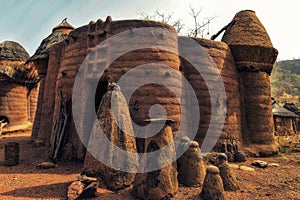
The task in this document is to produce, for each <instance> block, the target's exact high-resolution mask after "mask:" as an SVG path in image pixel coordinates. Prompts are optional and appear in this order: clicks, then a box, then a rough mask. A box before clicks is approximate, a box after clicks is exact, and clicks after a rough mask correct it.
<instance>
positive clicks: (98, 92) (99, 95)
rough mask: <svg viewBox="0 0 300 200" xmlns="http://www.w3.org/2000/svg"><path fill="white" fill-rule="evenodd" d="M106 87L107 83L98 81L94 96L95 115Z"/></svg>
mask: <svg viewBox="0 0 300 200" xmlns="http://www.w3.org/2000/svg"><path fill="white" fill-rule="evenodd" d="M107 86H108V81H99V82H98V85H97V89H96V94H95V110H96V113H97V111H98V108H99V106H100V103H101V100H102V97H103V96H104V94H105V93H106V92H107Z"/></svg>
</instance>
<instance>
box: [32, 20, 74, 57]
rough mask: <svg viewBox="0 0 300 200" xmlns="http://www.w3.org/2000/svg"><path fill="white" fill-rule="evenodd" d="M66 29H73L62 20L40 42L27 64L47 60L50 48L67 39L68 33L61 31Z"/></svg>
mask: <svg viewBox="0 0 300 200" xmlns="http://www.w3.org/2000/svg"><path fill="white" fill-rule="evenodd" d="M66 29H67V30H73V29H74V27H73V26H72V25H71V24H69V23H68V22H67V21H66V19H64V20H63V21H62V22H61V23H60V24H58V25H57V26H55V27H54V28H53V29H52V33H51V34H50V35H49V36H48V37H47V38H45V39H44V40H43V41H42V43H41V44H40V46H39V47H38V49H37V50H36V52H35V53H34V55H33V56H32V57H31V58H30V59H29V60H28V61H27V62H30V61H34V60H38V59H47V58H48V57H49V53H50V48H51V47H52V46H53V45H55V44H57V43H59V42H61V41H63V40H65V39H66V38H67V36H68V33H67V32H64V31H63V30H66Z"/></svg>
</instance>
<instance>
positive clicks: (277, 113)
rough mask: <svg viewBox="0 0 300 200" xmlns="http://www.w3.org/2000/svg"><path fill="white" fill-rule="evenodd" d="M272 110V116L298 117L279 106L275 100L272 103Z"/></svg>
mask: <svg viewBox="0 0 300 200" xmlns="http://www.w3.org/2000/svg"><path fill="white" fill-rule="evenodd" d="M272 112H273V115H274V116H279V117H292V118H297V117H298V116H297V115H296V114H295V113H293V112H291V111H289V110H287V109H285V108H284V107H281V106H280V105H279V104H278V103H276V102H274V103H273V104H272Z"/></svg>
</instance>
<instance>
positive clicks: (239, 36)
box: [222, 10, 278, 74]
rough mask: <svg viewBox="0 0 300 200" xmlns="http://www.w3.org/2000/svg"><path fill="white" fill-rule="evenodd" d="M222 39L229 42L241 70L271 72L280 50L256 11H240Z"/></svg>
mask: <svg viewBox="0 0 300 200" xmlns="http://www.w3.org/2000/svg"><path fill="white" fill-rule="evenodd" d="M222 41H223V42H226V43H227V44H229V46H230V48H231V50H232V53H233V56H234V58H235V61H236V64H237V67H238V69H239V70H246V71H257V70H259V71H264V72H267V73H268V74H270V73H271V71H272V69H273V64H274V62H275V60H276V57H277V54H278V51H277V50H276V49H275V48H273V45H272V43H271V40H270V37H269V35H268V33H267V31H266V29H265V28H264V26H263V25H262V24H261V22H260V21H259V19H258V18H257V16H256V15H255V12H254V11H251V10H243V11H240V12H238V13H237V14H236V15H235V17H234V18H233V20H232V22H231V23H230V25H229V26H228V27H227V29H226V31H225V33H224V36H223V38H222Z"/></svg>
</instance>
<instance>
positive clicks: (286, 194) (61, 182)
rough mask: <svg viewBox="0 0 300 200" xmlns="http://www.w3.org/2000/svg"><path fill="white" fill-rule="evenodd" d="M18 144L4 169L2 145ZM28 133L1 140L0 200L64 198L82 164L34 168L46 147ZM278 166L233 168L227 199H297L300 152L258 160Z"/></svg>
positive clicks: (184, 192)
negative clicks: (234, 182) (234, 186)
mask: <svg viewBox="0 0 300 200" xmlns="http://www.w3.org/2000/svg"><path fill="white" fill-rule="evenodd" d="M11 141H14V142H19V143H20V163H19V165H17V166H11V167H7V166H4V144H5V143H7V142H11ZM29 141H30V135H29V133H22V134H11V135H4V136H2V137H1V139H0V199H1V200H2V199H3V200H10V199H14V200H15V199H16V200H18V199H22V200H23V199H30V200H33V199H65V198H66V190H67V186H68V185H69V184H70V182H72V181H74V180H76V179H77V177H78V175H79V173H80V171H81V167H82V163H80V162H76V161H70V162H64V163H58V166H57V167H56V168H53V169H38V168H36V165H37V164H38V163H41V162H43V161H47V154H45V147H38V148H37V147H32V146H31V145H29V144H28V142H29ZM255 159H257V158H248V160H247V161H246V162H244V163H238V165H244V166H248V167H253V166H251V162H252V161H253V160H255ZM259 159H260V160H264V161H266V162H268V163H278V164H279V165H280V166H279V167H268V168H265V169H260V168H256V167H253V168H255V171H254V172H249V171H242V170H240V169H234V173H235V174H236V176H237V179H238V182H239V184H240V188H241V190H240V191H238V192H226V198H227V199H229V200H236V199H243V200H247V199H249V200H250V199H251V200H252V199H278V200H279V199H280V200H286V199H290V200H292V199H293V200H300V153H299V152H298V153H295V152H294V153H286V152H285V153H282V154H280V155H278V156H276V157H270V158H259ZM200 191H201V188H186V187H182V186H180V187H179V190H178V192H177V194H176V195H175V196H174V197H173V198H172V199H173V200H188V199H198V195H199V193H200ZM98 192H99V196H98V197H97V198H96V199H97V200H102V199H103V200H104V199H105V200H135V198H134V197H132V196H131V195H130V192H131V189H130V188H129V189H125V190H122V191H120V192H118V193H114V192H111V191H109V190H106V189H103V188H99V189H98Z"/></svg>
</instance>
